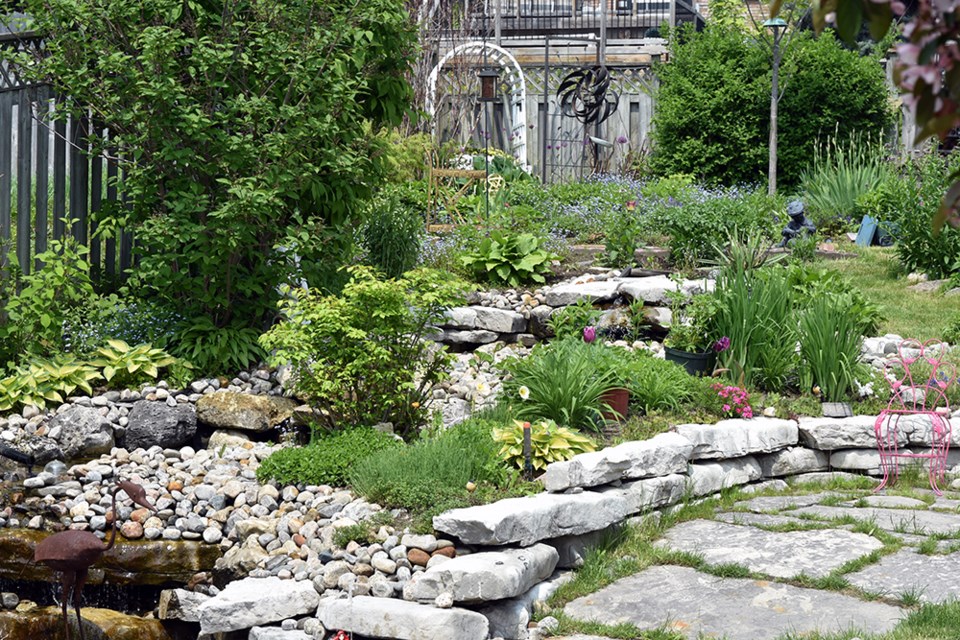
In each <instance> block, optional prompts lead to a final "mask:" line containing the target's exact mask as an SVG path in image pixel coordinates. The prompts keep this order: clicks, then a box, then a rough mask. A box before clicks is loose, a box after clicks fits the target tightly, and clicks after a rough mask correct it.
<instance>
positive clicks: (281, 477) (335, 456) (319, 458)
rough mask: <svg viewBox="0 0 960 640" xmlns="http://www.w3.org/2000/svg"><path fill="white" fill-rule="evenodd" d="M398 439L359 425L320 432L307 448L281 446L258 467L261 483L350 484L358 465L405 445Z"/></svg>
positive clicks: (338, 485) (337, 485) (334, 485)
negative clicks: (325, 433)
mask: <svg viewBox="0 0 960 640" xmlns="http://www.w3.org/2000/svg"><path fill="white" fill-rule="evenodd" d="M401 444H402V443H400V442H399V441H398V440H397V439H396V438H394V437H393V436H391V435H390V434H387V433H382V432H380V431H377V430H375V429H371V428H369V427H356V428H351V429H346V430H344V431H339V432H336V433H332V434H329V435H319V436H317V437H315V438H314V439H313V441H312V442H311V443H310V444H309V445H307V446H305V447H291V448H286V449H280V450H279V451H275V452H274V453H272V454H270V456H269V457H268V458H267V459H265V460H264V461H263V462H262V463H261V464H260V466H259V467H258V468H257V479H258V480H260V481H261V482H263V481H266V480H271V479H272V480H276V481H277V482H279V483H280V484H328V485H330V486H333V487H343V486H346V485H347V482H348V479H349V477H350V473H351V472H352V471H353V469H354V467H356V465H357V464H359V463H360V462H362V461H363V460H364V459H365V458H367V457H369V456H372V455H374V454H379V453H381V452H384V451H387V450H389V449H391V448H396V447H399V446H401Z"/></svg>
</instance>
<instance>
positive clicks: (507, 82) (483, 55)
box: [426, 40, 530, 171]
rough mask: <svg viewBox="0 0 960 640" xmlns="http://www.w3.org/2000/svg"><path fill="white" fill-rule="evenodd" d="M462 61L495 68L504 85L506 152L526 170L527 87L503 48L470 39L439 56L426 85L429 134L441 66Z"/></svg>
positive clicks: (515, 63) (513, 60) (434, 129)
mask: <svg viewBox="0 0 960 640" xmlns="http://www.w3.org/2000/svg"><path fill="white" fill-rule="evenodd" d="M455 59H456V60H464V61H466V62H467V63H469V64H471V65H474V66H477V67H478V68H479V66H481V65H487V66H493V67H497V68H499V74H500V86H499V87H497V91H498V93H499V92H500V91H501V90H502V87H504V86H506V91H505V94H506V95H505V98H506V106H507V109H505V112H506V113H509V117H510V136H509V138H508V140H509V145H510V149H509V151H510V153H511V154H512V155H513V157H514V158H515V159H516V160H517V163H518V164H520V166H522V167H523V168H524V169H525V170H527V171H529V170H530V165H529V163H528V162H527V110H526V109H527V108H526V104H527V86H526V79H525V78H524V75H523V70H522V69H521V68H520V64H519V63H518V62H517V59H516V58H514V57H513V56H512V55H511V54H510V53H509V52H508V51H507V50H506V49H504V48H503V47H500V46H497V45H496V44H493V43H491V42H484V41H479V40H475V41H471V42H466V43H464V44H461V45H459V46H457V47H455V48H453V49H451V50H450V51H449V52H447V54H446V55H444V56H443V58H441V59H440V62H438V63H437V66H435V67H434V68H433V71H431V72H430V77H429V78H428V85H427V96H426V108H427V113H429V114H430V118H431V120H432V125H431V126H432V127H433V134H434V136H436V127H437V113H436V111H437V81H438V79H439V77H440V72H441V71H443V68H444V65H447V64H449V63H450V61H451V60H455Z"/></svg>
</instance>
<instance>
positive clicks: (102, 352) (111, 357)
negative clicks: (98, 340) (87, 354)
mask: <svg viewBox="0 0 960 640" xmlns="http://www.w3.org/2000/svg"><path fill="white" fill-rule="evenodd" d="M176 361H177V359H176V358H174V357H173V356H171V355H170V354H169V353H167V352H166V351H164V350H163V349H157V348H155V347H152V346H150V345H149V344H141V345H137V346H136V347H131V346H130V345H128V344H127V343H126V342H124V341H123V340H107V345H106V346H104V347H100V348H99V349H97V353H96V357H95V358H94V359H93V360H92V361H91V362H90V364H92V365H93V366H95V367H98V368H100V369H102V371H103V377H104V379H105V380H106V381H107V384H108V386H112V387H117V388H120V387H129V386H131V385H135V384H136V383H137V382H139V381H140V380H141V379H143V378H145V377H148V378H156V377H157V375H158V374H159V372H160V369H162V368H163V367H168V366H170V365H171V364H173V363H175V362H176Z"/></svg>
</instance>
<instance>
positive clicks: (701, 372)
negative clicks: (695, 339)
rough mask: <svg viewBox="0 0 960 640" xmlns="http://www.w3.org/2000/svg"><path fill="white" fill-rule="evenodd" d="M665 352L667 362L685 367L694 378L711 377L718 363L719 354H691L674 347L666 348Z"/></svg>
mask: <svg viewBox="0 0 960 640" xmlns="http://www.w3.org/2000/svg"><path fill="white" fill-rule="evenodd" d="M663 351H664V354H665V355H666V359H667V360H669V361H670V362H676V363H677V364H681V365H683V368H684V369H686V370H687V373H689V374H690V375H692V376H709V375H711V374H712V373H713V368H714V366H715V365H716V362H717V354H716V353H714V352H713V351H704V352H703V353H691V352H689V351H680V350H679V349H674V348H673V347H664V348H663Z"/></svg>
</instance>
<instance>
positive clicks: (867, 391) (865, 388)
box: [853, 380, 873, 398]
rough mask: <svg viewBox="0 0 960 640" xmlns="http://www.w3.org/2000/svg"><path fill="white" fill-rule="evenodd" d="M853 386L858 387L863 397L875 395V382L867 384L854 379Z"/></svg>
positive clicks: (858, 391)
mask: <svg viewBox="0 0 960 640" xmlns="http://www.w3.org/2000/svg"><path fill="white" fill-rule="evenodd" d="M853 386H855V387H856V388H857V393H859V394H860V397H861V398H867V397H870V396H872V395H873V382H872V381H871V382H868V383H867V384H860V381H859V380H854V381H853Z"/></svg>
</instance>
